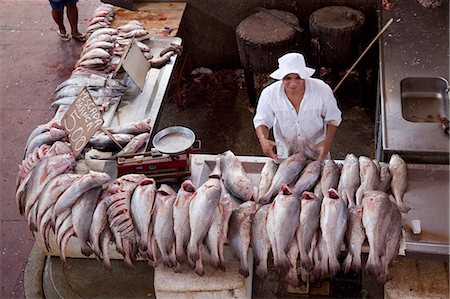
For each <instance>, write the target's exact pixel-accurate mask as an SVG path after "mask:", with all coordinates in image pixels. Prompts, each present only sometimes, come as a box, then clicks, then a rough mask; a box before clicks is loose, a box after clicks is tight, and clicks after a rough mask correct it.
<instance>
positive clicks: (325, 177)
mask: <svg viewBox="0 0 450 299" xmlns="http://www.w3.org/2000/svg"><path fill="white" fill-rule="evenodd" d="M340 176H341V171H340V169H339V166H338V165H337V164H336V163H335V162H334V161H333V160H331V159H330V160H328V161H327V162H326V163H325V166H324V167H323V170H322V177H321V178H320V187H321V188H322V194H323V196H324V197H325V196H326V195H327V193H328V190H329V189H330V188H333V189H336V188H337V187H338V185H339V178H340Z"/></svg>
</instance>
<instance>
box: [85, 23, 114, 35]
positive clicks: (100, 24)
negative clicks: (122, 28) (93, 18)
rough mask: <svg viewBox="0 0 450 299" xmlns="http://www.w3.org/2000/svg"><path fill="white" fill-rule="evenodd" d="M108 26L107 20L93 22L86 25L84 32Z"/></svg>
mask: <svg viewBox="0 0 450 299" xmlns="http://www.w3.org/2000/svg"><path fill="white" fill-rule="evenodd" d="M108 26H109V22H97V23H95V24H92V25H90V26H88V27H87V28H86V32H88V33H89V32H95V31H96V30H98V29H101V28H108Z"/></svg>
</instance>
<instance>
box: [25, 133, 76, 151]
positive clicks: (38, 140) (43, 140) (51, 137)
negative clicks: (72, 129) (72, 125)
mask: <svg viewBox="0 0 450 299" xmlns="http://www.w3.org/2000/svg"><path fill="white" fill-rule="evenodd" d="M66 137H67V134H66V131H64V130H62V129H58V128H50V130H49V131H48V132H44V133H42V134H40V135H37V136H36V137H34V138H33V139H32V140H31V141H30V144H29V145H28V146H27V148H26V151H25V155H26V156H28V155H29V154H30V153H32V152H33V150H34V149H35V148H38V147H40V146H41V145H43V144H50V145H51V144H53V143H54V142H55V141H58V140H62V139H64V138H66Z"/></svg>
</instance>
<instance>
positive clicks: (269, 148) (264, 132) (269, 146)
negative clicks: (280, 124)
mask: <svg viewBox="0 0 450 299" xmlns="http://www.w3.org/2000/svg"><path fill="white" fill-rule="evenodd" d="M255 130H256V136H257V137H258V140H259V144H260V145H261V149H262V152H263V154H264V155H266V156H268V157H271V158H272V159H275V160H278V156H277V154H275V152H274V151H273V148H274V147H276V145H277V144H276V143H275V141H273V140H270V139H269V128H267V127H266V126H264V125H260V126H258V127H257V128H256V129H255Z"/></svg>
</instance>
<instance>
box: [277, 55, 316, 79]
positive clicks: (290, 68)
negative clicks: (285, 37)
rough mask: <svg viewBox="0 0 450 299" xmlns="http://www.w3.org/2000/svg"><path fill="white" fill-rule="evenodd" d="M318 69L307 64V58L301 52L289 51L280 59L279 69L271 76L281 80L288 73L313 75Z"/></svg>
mask: <svg viewBox="0 0 450 299" xmlns="http://www.w3.org/2000/svg"><path fill="white" fill-rule="evenodd" d="M315 71H316V70H315V69H312V68H309V67H307V66H306V63H305V58H304V57H303V55H302V54H300V53H288V54H285V55H283V56H281V57H280V58H279V59H278V69H277V70H276V71H274V72H273V73H272V74H270V77H272V78H274V79H277V80H281V79H283V78H284V77H285V76H286V75H287V74H298V75H299V76H300V78H308V77H311V76H312V75H313V74H314V72H315Z"/></svg>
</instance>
